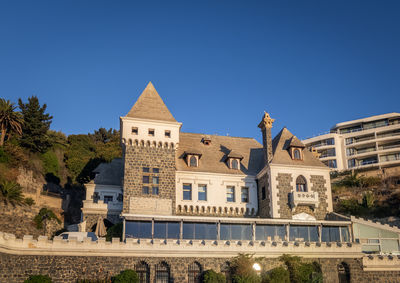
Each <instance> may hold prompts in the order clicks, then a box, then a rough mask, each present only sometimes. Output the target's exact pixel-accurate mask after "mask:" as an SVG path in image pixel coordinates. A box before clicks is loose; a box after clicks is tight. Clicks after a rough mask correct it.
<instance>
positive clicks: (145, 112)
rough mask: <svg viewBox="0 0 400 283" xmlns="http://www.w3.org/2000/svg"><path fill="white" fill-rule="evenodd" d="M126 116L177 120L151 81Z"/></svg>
mask: <svg viewBox="0 0 400 283" xmlns="http://www.w3.org/2000/svg"><path fill="white" fill-rule="evenodd" d="M126 117H131V118H142V119H151V120H161V121H170V122H176V120H175V118H174V116H172V114H171V112H169V110H168V108H167V106H166V105H165V104H164V101H163V100H162V99H161V97H160V95H159V94H158V93H157V91H156V89H155V88H154V86H153V84H152V83H151V82H149V83H148V85H147V86H146V88H145V89H144V91H143V92H142V94H141V95H140V96H139V98H138V100H137V101H136V103H135V104H134V105H133V107H132V109H131V110H130V111H129V112H128V114H126Z"/></svg>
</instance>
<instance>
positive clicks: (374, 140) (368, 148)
mask: <svg viewBox="0 0 400 283" xmlns="http://www.w3.org/2000/svg"><path fill="white" fill-rule="evenodd" d="M302 142H303V143H304V144H305V145H306V147H307V148H308V149H309V150H312V149H313V150H314V151H317V152H318V154H319V159H320V160H321V161H322V162H323V163H325V164H326V165H327V166H329V167H330V168H332V169H335V170H339V171H341V170H349V169H367V168H368V169H369V168H371V169H374V168H385V167H391V166H398V165H400V113H388V114H383V115H377V116H371V117H367V118H363V119H358V120H352V121H347V122H342V123H338V124H336V125H334V126H333V127H332V128H331V130H330V132H329V133H327V134H323V135H319V136H316V137H312V138H308V139H305V140H303V141H302Z"/></svg>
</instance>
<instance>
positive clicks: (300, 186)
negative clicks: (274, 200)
mask: <svg viewBox="0 0 400 283" xmlns="http://www.w3.org/2000/svg"><path fill="white" fill-rule="evenodd" d="M296 191H297V192H307V181H306V178H304V177H303V176H301V175H300V176H299V177H297V179H296Z"/></svg>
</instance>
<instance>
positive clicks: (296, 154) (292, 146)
mask: <svg viewBox="0 0 400 283" xmlns="http://www.w3.org/2000/svg"><path fill="white" fill-rule="evenodd" d="M304 148H305V146H304V144H302V143H301V141H300V140H299V139H298V138H296V137H295V136H292V137H291V138H290V140H289V144H288V146H287V147H286V149H287V150H288V151H289V154H290V157H291V158H292V159H293V160H303V156H304V152H303V150H304Z"/></svg>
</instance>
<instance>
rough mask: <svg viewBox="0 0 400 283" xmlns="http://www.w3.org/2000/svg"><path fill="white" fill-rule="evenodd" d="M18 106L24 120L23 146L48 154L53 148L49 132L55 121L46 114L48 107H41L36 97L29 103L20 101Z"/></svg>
mask: <svg viewBox="0 0 400 283" xmlns="http://www.w3.org/2000/svg"><path fill="white" fill-rule="evenodd" d="M18 105H19V108H20V109H21V113H22V116H23V118H24V124H23V126H22V137H21V145H22V146H23V147H26V148H28V149H29V150H30V151H32V152H41V153H44V152H46V150H47V149H48V148H49V147H50V146H51V142H50V138H49V136H48V134H47V132H48V130H49V129H50V124H51V120H52V119H53V117H52V116H50V115H49V114H47V113H45V111H46V108H47V105H46V104H43V106H40V103H39V99H38V98H37V97H36V96H32V97H29V98H28V103H23V102H22V100H21V99H18Z"/></svg>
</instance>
